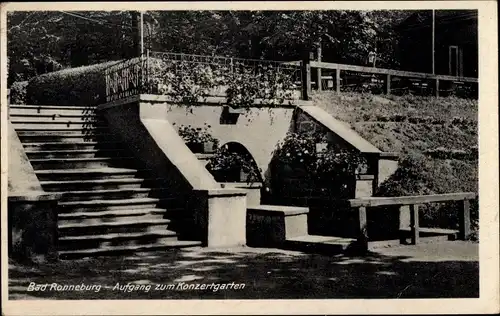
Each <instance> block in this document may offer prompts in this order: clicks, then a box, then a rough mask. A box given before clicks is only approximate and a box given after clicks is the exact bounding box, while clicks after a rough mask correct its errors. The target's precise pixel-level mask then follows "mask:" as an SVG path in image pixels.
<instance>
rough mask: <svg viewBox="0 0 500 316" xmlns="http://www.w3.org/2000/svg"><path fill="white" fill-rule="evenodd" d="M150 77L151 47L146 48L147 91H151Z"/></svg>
mask: <svg viewBox="0 0 500 316" xmlns="http://www.w3.org/2000/svg"><path fill="white" fill-rule="evenodd" d="M149 83H150V78H149V48H148V49H147V50H146V84H147V86H146V88H147V89H148V90H147V93H151V87H150V84H149Z"/></svg>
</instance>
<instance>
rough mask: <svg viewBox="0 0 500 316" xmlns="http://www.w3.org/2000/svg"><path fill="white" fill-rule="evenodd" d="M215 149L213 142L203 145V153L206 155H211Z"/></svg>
mask: <svg viewBox="0 0 500 316" xmlns="http://www.w3.org/2000/svg"><path fill="white" fill-rule="evenodd" d="M215 149H217V145H216V144H215V142H206V143H204V144H203V152H204V153H206V154H211V153H213V152H214V151H215Z"/></svg>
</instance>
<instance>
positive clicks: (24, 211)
mask: <svg viewBox="0 0 500 316" xmlns="http://www.w3.org/2000/svg"><path fill="white" fill-rule="evenodd" d="M59 198H60V196H59V195H56V194H47V193H44V192H41V193H34V192H30V193H29V195H22V194H11V195H10V196H9V198H8V223H9V257H11V258H16V259H19V260H27V261H36V262H40V261H46V260H48V261H53V260H57V259H58V255H57V240H58V232H57V204H58V200H59Z"/></svg>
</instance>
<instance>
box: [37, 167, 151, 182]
mask: <svg viewBox="0 0 500 316" xmlns="http://www.w3.org/2000/svg"><path fill="white" fill-rule="evenodd" d="M144 172H147V170H137V169H128V168H96V169H52V170H36V171H35V173H36V175H37V177H38V180H40V181H66V180H79V181H81V180H110V179H125V178H129V179H130V178H133V177H138V176H140V175H142V174H143V173H144Z"/></svg>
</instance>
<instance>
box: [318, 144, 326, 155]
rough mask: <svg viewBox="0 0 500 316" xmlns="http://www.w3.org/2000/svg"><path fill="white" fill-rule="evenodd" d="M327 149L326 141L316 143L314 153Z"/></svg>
mask: <svg viewBox="0 0 500 316" xmlns="http://www.w3.org/2000/svg"><path fill="white" fill-rule="evenodd" d="M327 149H328V143H316V153H321V152H323V151H325V150H327Z"/></svg>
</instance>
